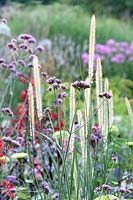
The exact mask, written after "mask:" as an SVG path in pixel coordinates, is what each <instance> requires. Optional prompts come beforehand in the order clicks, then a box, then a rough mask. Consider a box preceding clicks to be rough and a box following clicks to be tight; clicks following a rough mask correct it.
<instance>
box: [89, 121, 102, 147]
mask: <svg viewBox="0 0 133 200" xmlns="http://www.w3.org/2000/svg"><path fill="white" fill-rule="evenodd" d="M101 138H102V135H101V129H100V127H99V126H98V125H94V126H92V128H91V138H90V139H91V145H92V147H93V148H95V147H96V146H97V144H98V143H99V142H100V140H101Z"/></svg>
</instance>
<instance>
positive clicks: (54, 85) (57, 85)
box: [42, 72, 67, 104]
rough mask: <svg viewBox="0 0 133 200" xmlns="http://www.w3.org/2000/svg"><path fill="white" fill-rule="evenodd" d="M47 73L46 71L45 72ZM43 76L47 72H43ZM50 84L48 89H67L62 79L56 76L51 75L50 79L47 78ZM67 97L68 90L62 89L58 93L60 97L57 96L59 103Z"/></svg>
mask: <svg viewBox="0 0 133 200" xmlns="http://www.w3.org/2000/svg"><path fill="white" fill-rule="evenodd" d="M44 73H45V72H44ZM42 75H43V76H45V74H42ZM46 82H47V83H48V84H49V85H51V86H50V87H49V88H48V91H53V90H59V91H60V90H66V87H65V86H64V85H62V84H61V80H60V79H58V78H56V77H50V78H49V79H47V81H46ZM66 97H67V94H66V92H64V91H61V92H59V94H58V98H57V103H58V104H62V103H63V99H65V98H66Z"/></svg>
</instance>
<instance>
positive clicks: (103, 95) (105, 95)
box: [99, 92, 112, 99]
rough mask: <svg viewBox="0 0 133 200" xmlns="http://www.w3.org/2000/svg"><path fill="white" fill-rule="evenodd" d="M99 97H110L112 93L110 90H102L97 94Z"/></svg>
mask: <svg viewBox="0 0 133 200" xmlns="http://www.w3.org/2000/svg"><path fill="white" fill-rule="evenodd" d="M99 97H100V98H102V97H105V98H107V99H111V97H112V94H111V93H110V92H103V93H100V94H99Z"/></svg>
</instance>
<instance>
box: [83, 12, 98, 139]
mask: <svg viewBox="0 0 133 200" xmlns="http://www.w3.org/2000/svg"><path fill="white" fill-rule="evenodd" d="M95 29H96V20H95V15H93V16H92V18H91V25H90V38H89V62H88V77H87V79H86V81H87V82H88V83H89V84H90V88H87V89H86V90H85V124H86V125H85V126H86V135H87V134H88V133H87V129H88V128H87V127H88V125H87V122H88V119H89V116H90V107H91V82H92V77H93V71H94V53H95V32H96V31H95Z"/></svg>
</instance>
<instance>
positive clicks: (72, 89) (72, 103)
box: [70, 84, 75, 150]
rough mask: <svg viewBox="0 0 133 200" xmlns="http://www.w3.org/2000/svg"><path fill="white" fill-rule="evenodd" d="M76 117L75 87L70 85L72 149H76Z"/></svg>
mask: <svg viewBox="0 0 133 200" xmlns="http://www.w3.org/2000/svg"><path fill="white" fill-rule="evenodd" d="M74 117H75V88H74V87H73V86H72V84H71V86H70V131H71V133H72V135H71V139H70V149H71V150H73V149H74V138H75V137H74V131H75V127H74Z"/></svg>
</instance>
